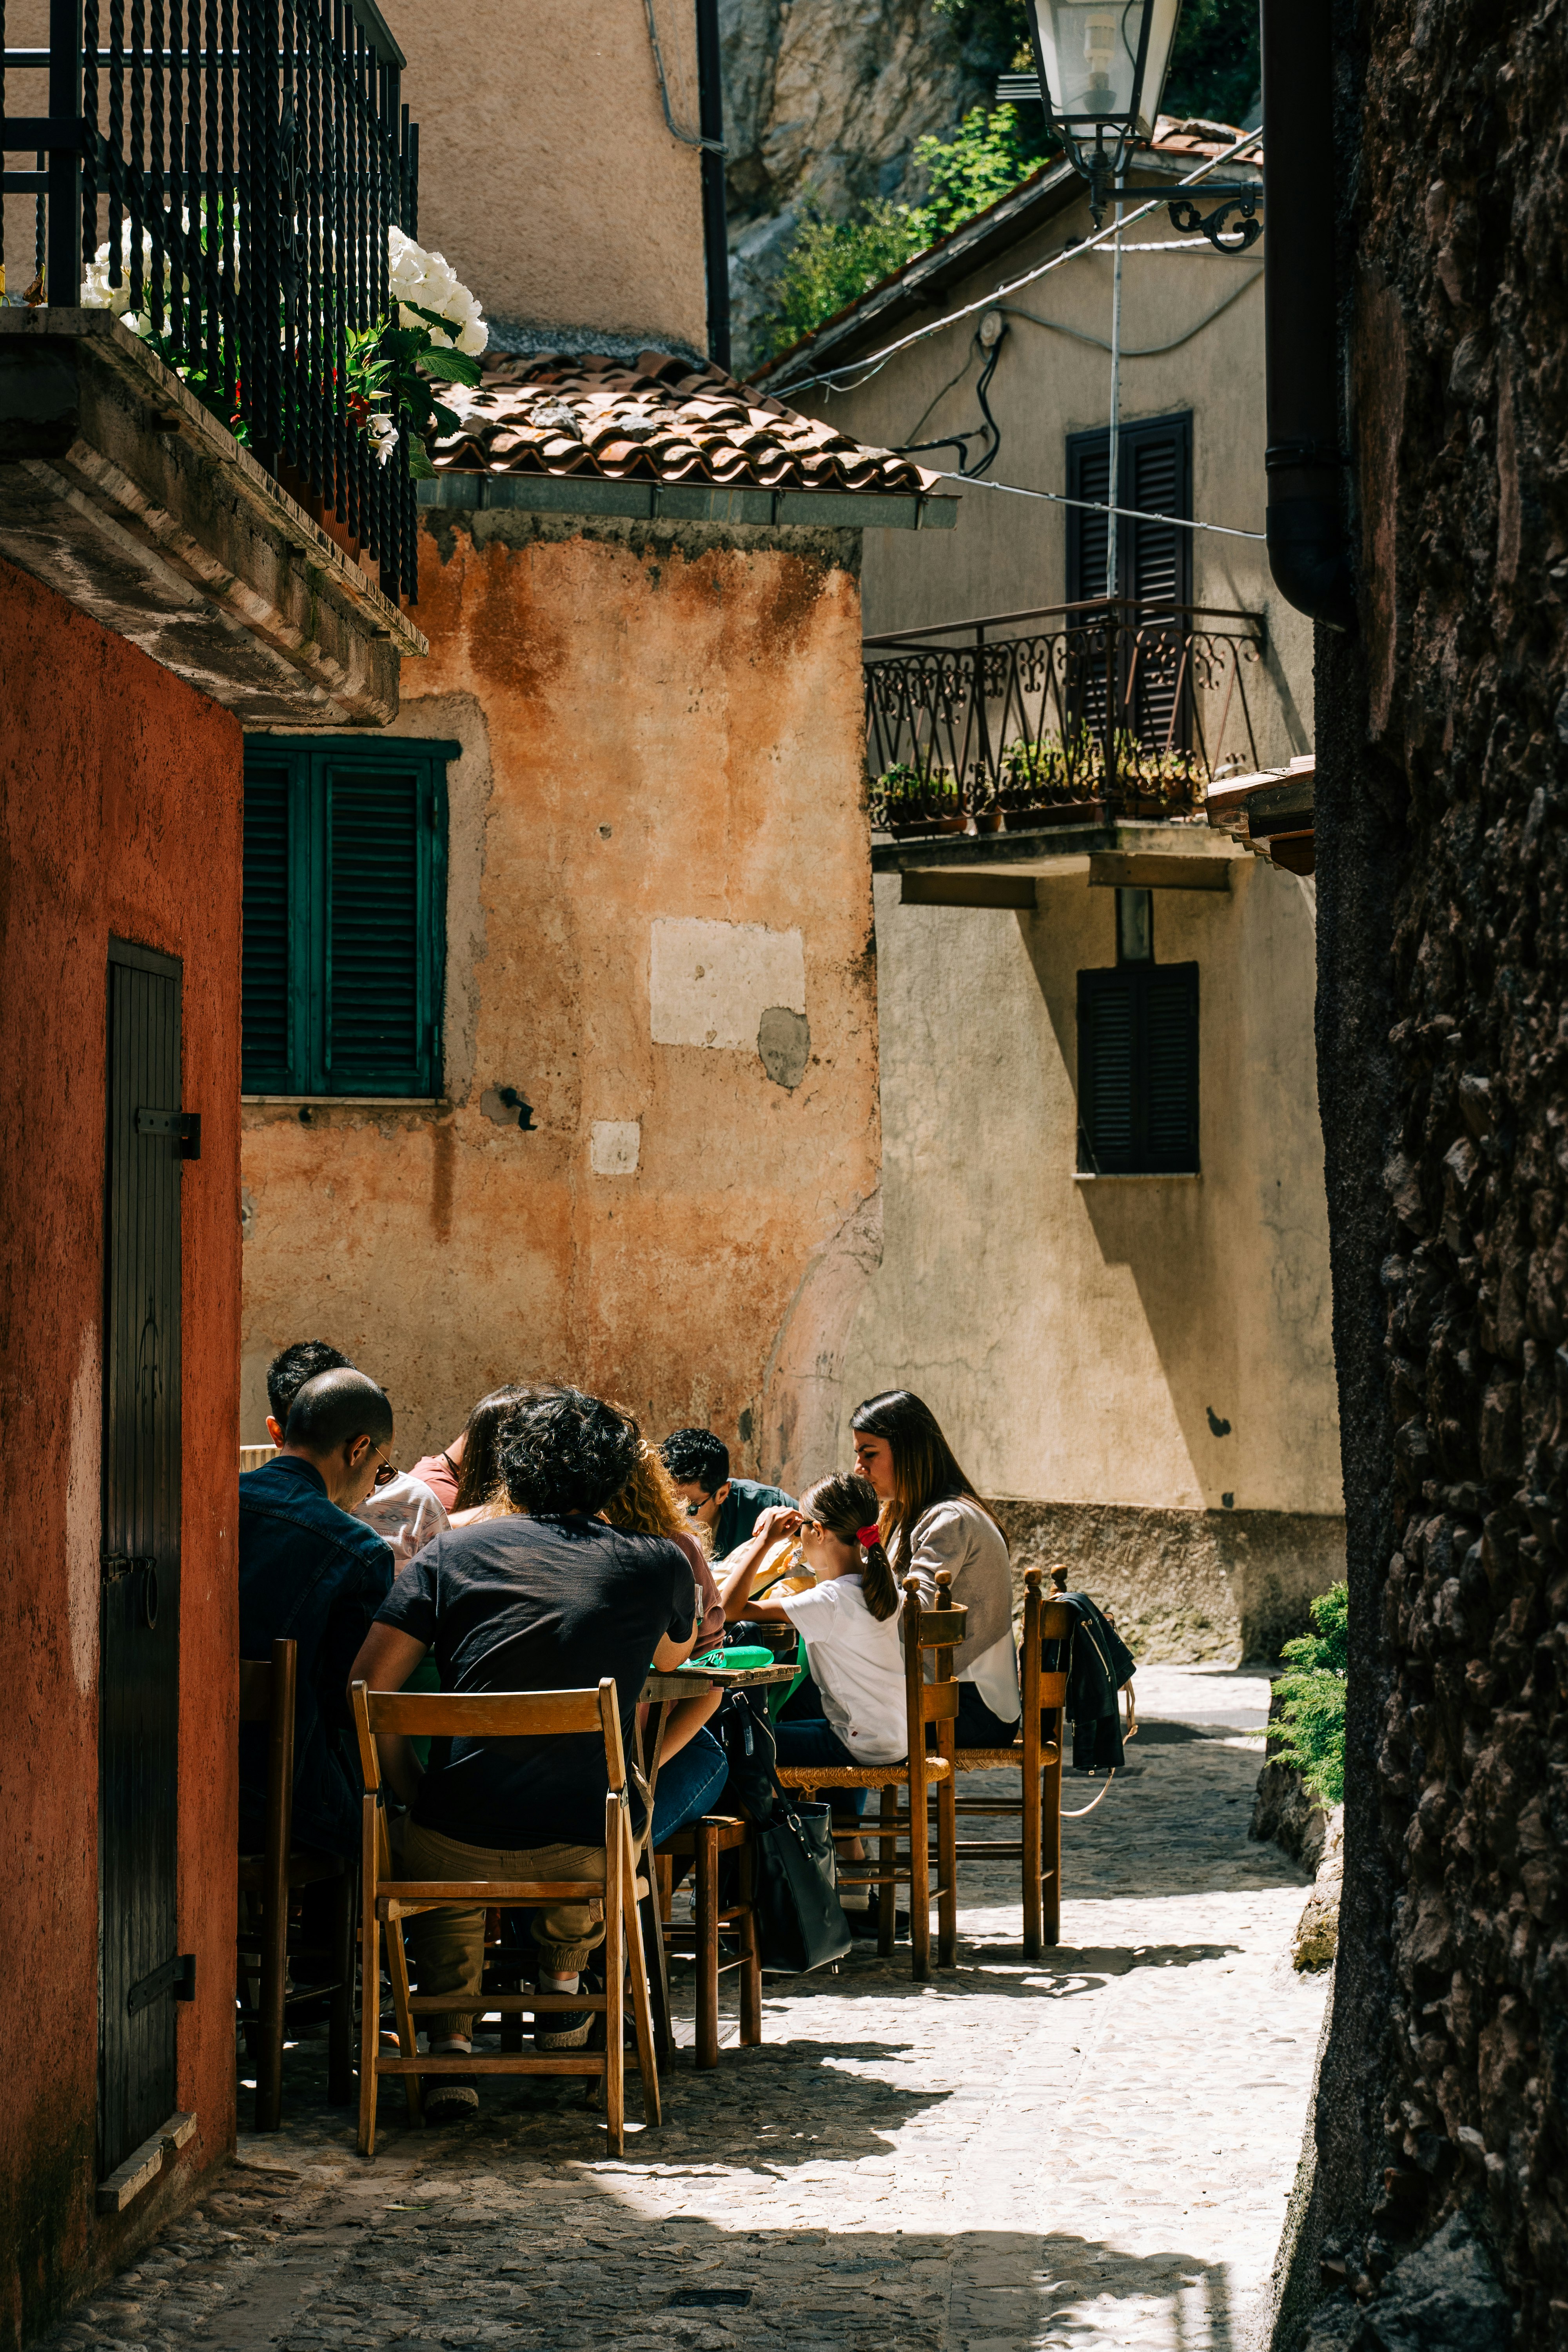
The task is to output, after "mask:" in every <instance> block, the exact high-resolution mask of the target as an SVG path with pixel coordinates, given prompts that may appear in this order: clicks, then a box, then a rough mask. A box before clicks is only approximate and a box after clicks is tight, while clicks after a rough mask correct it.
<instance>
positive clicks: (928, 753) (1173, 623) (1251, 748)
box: [864, 599, 1264, 834]
mask: <svg viewBox="0 0 1568 2352" xmlns="http://www.w3.org/2000/svg"><path fill="white" fill-rule="evenodd" d="M953 640H959V641H960V642H957V643H954V642H952V641H953ZM1263 647H1264V629H1263V623H1262V621H1261V620H1260V619H1259V618H1258V615H1256V614H1251V613H1233V612H1219V611H1213V610H1205V609H1204V608H1201V607H1198V606H1180V607H1173V606H1171V605H1168V604H1167V605H1163V606H1154V605H1152V604H1134V603H1132V602H1131V601H1129V600H1124V599H1118V600H1111V601H1110V602H1107V601H1105V600H1103V599H1102V600H1100V602H1098V603H1094V604H1051V605H1047V606H1045V607H1043V608H1042V609H1040V610H1038V611H1036V612H1029V613H1002V614H994V615H993V616H992V617H991V618H990V619H988V620H982V621H959V622H954V623H953V624H952V625H951V626H950V627H947V628H936V629H904V630H900V632H899V633H898V634H897V635H893V636H884V637H868V638H867V640H866V643H865V648H864V651H865V677H866V764H867V772H868V782H869V791H870V800H871V812H872V818H873V822H874V823H875V824H877V825H878V826H879V828H880V829H883V830H886V831H889V832H891V833H894V834H904V833H912V834H938V833H968V832H980V833H994V832H997V831H999V830H1001V829H1002V828H1003V827H1004V826H1005V827H1007V828H1008V829H1009V830H1014V831H1026V832H1029V831H1034V830H1036V829H1037V827H1039V826H1042V825H1050V824H1073V823H1079V824H1090V823H1098V822H1103V821H1104V820H1106V819H1107V818H1109V817H1112V816H1143V817H1165V818H1183V817H1188V816H1191V815H1193V814H1196V813H1198V812H1199V811H1201V809H1202V807H1203V800H1204V790H1205V786H1206V785H1207V784H1208V783H1209V782H1210V781H1211V780H1212V779H1213V778H1214V777H1215V776H1218V775H1223V774H1225V773H1226V772H1228V771H1230V770H1231V769H1233V768H1234V769H1237V771H1238V772H1241V771H1244V770H1246V769H1247V768H1249V767H1253V766H1256V764H1257V758H1258V754H1257V746H1256V742H1255V740H1254V733H1253V724H1252V714H1251V710H1250V709H1249V706H1248V702H1247V673H1248V671H1249V670H1252V669H1254V668H1255V666H1256V665H1258V663H1259V662H1260V660H1261V656H1262V653H1263Z"/></svg>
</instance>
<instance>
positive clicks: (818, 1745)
mask: <svg viewBox="0 0 1568 2352" xmlns="http://www.w3.org/2000/svg"><path fill="white" fill-rule="evenodd" d="M773 1732H774V1737H775V1738H777V1740H778V1744H779V1759H778V1760H779V1762H780V1763H781V1764H856V1763H858V1761H859V1759H858V1757H857V1756H853V1755H851V1754H850V1752H849V1750H848V1748H846V1747H845V1745H844V1742H843V1741H842V1739H840V1738H839V1737H838V1734H837V1732H836V1731H835V1730H834V1728H833V1726H832V1725H831V1724H830V1723H829V1722H828V1720H827V1718H826V1716H823V1715H805V1716H798V1715H797V1716H790V1715H784V1716H781V1717H779V1720H778V1722H777V1723H776V1724H775V1725H774V1727H773ZM823 1793H825V1794H826V1795H827V1796H828V1797H830V1798H831V1799H832V1801H833V1802H834V1804H835V1806H841V1807H843V1808H844V1809H846V1810H847V1811H849V1812H852V1813H853V1814H854V1815H855V1816H856V1819H857V1820H858V1819H859V1816H860V1815H861V1814H862V1813H863V1812H864V1811H865V1810H866V1804H867V1800H868V1798H869V1796H870V1794H871V1791H870V1790H869V1789H828V1790H826V1791H824V1792H823Z"/></svg>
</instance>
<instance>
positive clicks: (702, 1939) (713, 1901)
mask: <svg viewBox="0 0 1568 2352" xmlns="http://www.w3.org/2000/svg"><path fill="white" fill-rule="evenodd" d="M752 1851H753V1848H752V1824H751V1822H748V1821H742V1820H741V1819H740V1818H739V1817H738V1816H731V1815H730V1814H725V1813H705V1814H704V1815H703V1817H702V1819H701V1820H700V1821H697V1822H692V1824H691V1826H690V1828H689V1829H684V1830H679V1831H677V1832H676V1834H675V1836H674V1837H672V1838H670V1839H669V1840H668V1842H667V1843H665V1844H663V1845H661V1846H660V1847H659V1848H658V1852H657V1853H655V1855H654V1865H655V1868H656V1870H657V1872H658V1925H659V1933H660V1934H661V1935H662V1937H664V1948H665V1951H666V1953H667V1954H668V1956H669V1957H670V1958H676V1959H689V1960H690V1961H691V1963H692V1964H693V1966H694V1968H695V1969H696V1971H697V2046H696V2063H697V2064H698V2065H699V2066H717V2064H718V2063H719V1979H720V1978H721V1977H724V1976H728V1975H730V1974H731V1972H732V1971H733V1970H735V1969H739V1971H740V1976H741V2046H742V2049H744V2050H755V2049H757V2048H758V2047H759V2046H760V2045H761V2042H762V2039H763V1964H762V1951H761V1947H760V1946H759V1944H758V1941H757V1922H756V1917H755V1915H754V1914H753V1912H752ZM723 1853H733V1854H737V1855H738V1856H739V1857H740V1860H739V1865H738V1867H739V1885H738V1886H737V1888H736V1892H735V1899H734V1900H733V1901H732V1902H730V1903H722V1902H721V1900H720V1895H719V1867H720V1865H719V1857H720V1855H721V1854H723ZM677 1856H680V1857H685V1858H687V1859H689V1861H690V1862H691V1863H692V1864H694V1866H695V1883H694V1885H693V1889H692V1893H693V1897H694V1900H693V1905H692V1916H691V1917H690V1919H689V1920H685V1919H672V1918H671V1917H670V1896H669V1890H670V1881H671V1877H672V1873H671V1871H670V1861H671V1858H672V1857H677ZM731 1947H732V1955H731V1956H730V1957H726V1948H731Z"/></svg>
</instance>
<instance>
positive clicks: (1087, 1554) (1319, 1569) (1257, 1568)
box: [992, 1498, 1345, 1666]
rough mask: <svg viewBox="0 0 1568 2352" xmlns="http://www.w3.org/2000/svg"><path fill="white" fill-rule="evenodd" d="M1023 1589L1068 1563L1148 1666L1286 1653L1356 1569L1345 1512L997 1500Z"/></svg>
mask: <svg viewBox="0 0 1568 2352" xmlns="http://www.w3.org/2000/svg"><path fill="white" fill-rule="evenodd" d="M992 1508H993V1510H994V1512H995V1514H996V1517H997V1518H998V1519H999V1520H1000V1521H1001V1524H1002V1527H1003V1529H1004V1531H1005V1535H1006V1538H1007V1541H1008V1544H1009V1545H1010V1547H1011V1549H1012V1554H1013V1575H1014V1580H1015V1582H1016V1586H1017V1589H1018V1591H1019V1593H1020V1595H1021V1594H1022V1591H1023V1579H1024V1571H1025V1570H1026V1569H1029V1568H1046V1569H1049V1568H1054V1567H1058V1566H1060V1567H1064V1568H1065V1569H1066V1570H1067V1571H1068V1590H1069V1591H1075V1592H1076V1591H1085V1592H1088V1593H1089V1595H1090V1597H1091V1598H1092V1599H1093V1600H1095V1601H1098V1602H1099V1604H1100V1607H1101V1608H1102V1609H1109V1610H1110V1612H1111V1614H1112V1615H1113V1616H1114V1617H1115V1620H1116V1627H1117V1631H1118V1632H1119V1633H1121V1637H1122V1639H1123V1641H1124V1642H1125V1643H1127V1645H1128V1647H1129V1649H1131V1652H1132V1654H1133V1655H1134V1657H1135V1658H1136V1659H1137V1660H1138V1662H1139V1664H1141V1665H1156V1664H1192V1665H1226V1666H1234V1665H1239V1664H1240V1663H1241V1661H1242V1660H1243V1659H1244V1658H1276V1657H1278V1656H1279V1648H1280V1644H1281V1643H1284V1642H1288V1641H1289V1640H1290V1639H1291V1638H1292V1636H1293V1635H1295V1634H1298V1633H1306V1631H1307V1630H1308V1625H1309V1622H1310V1620H1309V1614H1308V1610H1309V1604H1310V1601H1312V1600H1313V1599H1314V1598H1315V1597H1316V1595H1317V1594H1319V1593H1320V1592H1325V1591H1327V1590H1328V1588H1329V1586H1330V1585H1331V1584H1332V1583H1333V1582H1334V1581H1335V1580H1336V1579H1337V1578H1339V1577H1342V1575H1343V1574H1344V1545H1345V1531H1344V1522H1343V1520H1342V1519H1336V1518H1331V1517H1322V1516H1319V1515H1317V1514H1315V1513H1311V1512H1307V1511H1224V1510H1221V1511H1156V1510H1148V1511H1144V1510H1135V1509H1132V1508H1131V1507H1127V1506H1125V1505H1119V1504H1115V1503H1035V1502H1018V1501H1013V1500H1008V1499H1000V1498H999V1499H997V1500H996V1501H994V1503H993V1504H992Z"/></svg>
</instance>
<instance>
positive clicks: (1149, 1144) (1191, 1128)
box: [1142, 963, 1198, 1169]
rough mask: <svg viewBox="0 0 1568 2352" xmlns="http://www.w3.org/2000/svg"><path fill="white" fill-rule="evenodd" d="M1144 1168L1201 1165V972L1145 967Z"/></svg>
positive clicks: (1185, 966) (1175, 966)
mask: <svg viewBox="0 0 1568 2352" xmlns="http://www.w3.org/2000/svg"><path fill="white" fill-rule="evenodd" d="M1142 980H1143V1003H1144V1056H1145V1067H1146V1069H1147V1072H1148V1077H1147V1083H1146V1088H1145V1096H1144V1137H1143V1141H1144V1165H1145V1166H1146V1167H1148V1168H1151V1169H1188V1168H1195V1167H1196V1166H1197V1164H1198V1125H1197V1121H1198V968H1197V966H1196V964H1195V963H1187V964H1181V963H1177V964H1148V965H1145V966H1144V968H1143V972H1142Z"/></svg>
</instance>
